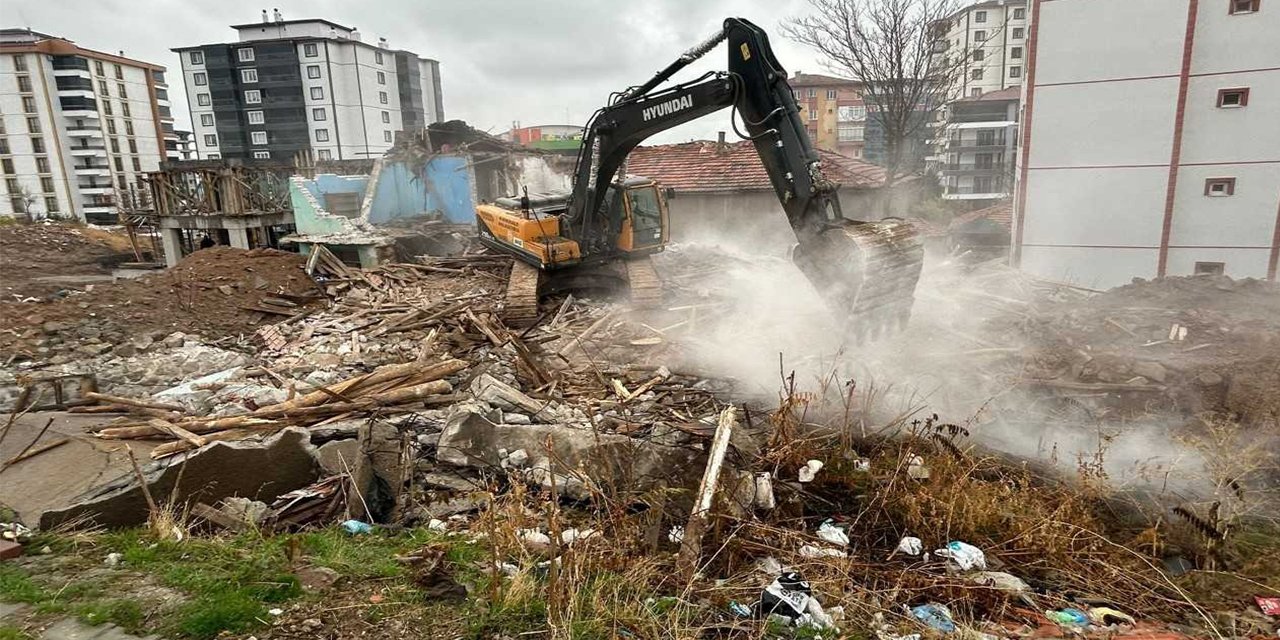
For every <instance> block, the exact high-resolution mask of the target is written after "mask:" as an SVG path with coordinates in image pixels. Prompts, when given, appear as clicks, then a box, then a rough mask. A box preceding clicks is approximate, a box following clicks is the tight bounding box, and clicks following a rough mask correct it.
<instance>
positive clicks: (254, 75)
mask: <svg viewBox="0 0 1280 640" xmlns="http://www.w3.org/2000/svg"><path fill="white" fill-rule="evenodd" d="M240 81H241V82H244V83H246V84H248V83H253V82H257V81H258V70H257V69H241V70H240Z"/></svg>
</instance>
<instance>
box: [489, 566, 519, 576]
mask: <svg viewBox="0 0 1280 640" xmlns="http://www.w3.org/2000/svg"><path fill="white" fill-rule="evenodd" d="M493 566H494V568H495V569H497V570H498V573H501V574H502V575H504V576H506V577H508V578H514V577H516V576H517V575H519V574H520V565H518V564H515V563H512V562H498V563H495V564H494V565H493Z"/></svg>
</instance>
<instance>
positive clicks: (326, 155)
mask: <svg viewBox="0 0 1280 640" xmlns="http://www.w3.org/2000/svg"><path fill="white" fill-rule="evenodd" d="M332 159H333V152H332V151H329V150H328V149H320V150H318V151H316V160H332Z"/></svg>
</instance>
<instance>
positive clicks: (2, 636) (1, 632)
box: [0, 623, 35, 640]
mask: <svg viewBox="0 0 1280 640" xmlns="http://www.w3.org/2000/svg"><path fill="white" fill-rule="evenodd" d="M0 640H35V636H32V635H28V634H27V633H26V632H24V631H23V630H22V629H19V628H17V627H11V626H9V625H7V624H4V623H0Z"/></svg>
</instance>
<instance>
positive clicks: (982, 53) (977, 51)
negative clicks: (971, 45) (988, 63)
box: [973, 49, 987, 62]
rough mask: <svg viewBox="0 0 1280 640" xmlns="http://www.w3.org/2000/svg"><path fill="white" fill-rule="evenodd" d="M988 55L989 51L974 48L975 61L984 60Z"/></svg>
mask: <svg viewBox="0 0 1280 640" xmlns="http://www.w3.org/2000/svg"><path fill="white" fill-rule="evenodd" d="M986 57H987V52H986V51H984V50H982V49H974V50H973V61H974V62H982V60H983V59H984V58H986Z"/></svg>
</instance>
